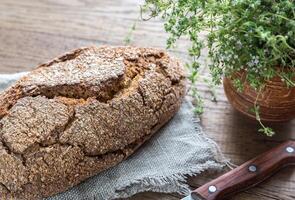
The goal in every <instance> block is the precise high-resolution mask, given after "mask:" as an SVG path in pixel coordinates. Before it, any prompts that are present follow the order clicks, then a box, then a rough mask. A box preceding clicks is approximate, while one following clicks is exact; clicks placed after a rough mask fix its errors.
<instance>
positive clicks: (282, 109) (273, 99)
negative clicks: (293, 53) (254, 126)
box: [223, 72, 295, 122]
mask: <svg viewBox="0 0 295 200" xmlns="http://www.w3.org/2000/svg"><path fill="white" fill-rule="evenodd" d="M236 76H237V78H239V79H240V80H242V82H243V84H244V91H243V92H238V91H237V90H236V88H235V87H234V86H233V83H232V80H231V79H229V78H224V79H223V86H224V91H225V94H226V96H227V98H228V101H229V102H230V103H231V105H232V106H233V107H234V108H235V109H237V110H238V111H240V112H241V113H243V114H244V115H247V116H249V117H251V118H254V119H255V114H254V113H253V112H251V111H250V110H251V108H253V107H254V102H255V100H256V98H257V95H258V94H257V92H256V91H255V90H254V89H253V88H252V87H251V86H250V85H249V84H248V83H247V81H245V76H246V73H245V72H240V73H237V74H236ZM257 105H259V107H260V112H259V114H260V117H261V120H262V121H269V122H283V121H288V120H291V119H294V118H295V87H292V88H288V87H287V86H286V85H285V83H284V82H282V81H281V79H280V78H279V77H274V78H273V79H272V80H270V81H267V83H266V86H265V88H264V89H263V90H262V91H261V92H260V94H259V97H258V100H257Z"/></svg>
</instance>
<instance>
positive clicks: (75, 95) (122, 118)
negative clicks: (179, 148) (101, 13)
mask: <svg viewBox="0 0 295 200" xmlns="http://www.w3.org/2000/svg"><path fill="white" fill-rule="evenodd" d="M184 94H185V76H184V72H183V69H182V66H181V65H180V64H179V62H178V61H177V60H175V59H173V58H171V57H169V56H168V55H167V54H166V53H165V52H163V51H161V50H157V49H148V48H135V47H88V48H81V49H77V50H75V51H73V52H71V53H68V54H65V55H64V56H61V57H58V58H56V59H54V60H52V61H50V62H48V63H46V64H43V65H41V66H39V67H38V68H37V69H35V70H34V71H32V72H31V73H30V74H28V75H27V76H26V77H24V78H22V79H21V80H19V81H18V82H17V83H16V84H15V85H13V86H12V87H10V88H9V89H7V90H6V91H4V92H2V93H1V96H0V139H1V140H0V154H1V156H0V168H1V172H0V196H1V197H2V198H4V199H40V198H42V197H48V196H51V195H53V194H56V193H59V192H63V191H65V190H67V189H69V188H70V187H72V186H74V185H77V184H78V183H80V182H81V181H83V180H85V179H87V178H88V177H91V176H93V175H95V174H97V173H99V172H101V171H103V170H105V169H107V168H110V167H112V166H114V165H116V164H118V163H119V162H121V161H122V160H123V159H125V158H127V157H128V156H129V155H131V154H132V153H133V152H134V151H135V150H136V148H138V147H139V146H140V145H141V144H143V143H144V141H146V140H147V139H148V138H150V137H151V136H152V135H153V134H154V133H155V132H156V131H157V130H158V129H159V128H160V127H161V126H163V125H164V124H165V123H166V122H167V121H168V120H169V119H171V117H172V116H173V115H174V114H175V112H176V111H177V110H178V109H179V107H180V104H181V101H182V98H183V96H184Z"/></svg>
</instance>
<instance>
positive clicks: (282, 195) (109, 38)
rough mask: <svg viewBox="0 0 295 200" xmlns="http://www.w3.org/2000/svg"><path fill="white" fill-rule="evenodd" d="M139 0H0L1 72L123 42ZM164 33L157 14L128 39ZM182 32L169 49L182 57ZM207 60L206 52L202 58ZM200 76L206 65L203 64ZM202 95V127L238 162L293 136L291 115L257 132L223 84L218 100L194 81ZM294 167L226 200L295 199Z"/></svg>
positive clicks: (147, 40)
mask: <svg viewBox="0 0 295 200" xmlns="http://www.w3.org/2000/svg"><path fill="white" fill-rule="evenodd" d="M140 3H141V2H140V1H138V0H124V1H122V0H109V1H104V0H67V1H60V0H39V1H35V0H22V1H18V0H1V1H0V63H1V64H0V73H13V72H19V71H24V70H30V69H32V68H34V67H35V66H36V65H37V64H40V63H43V62H45V61H47V60H50V59H51V58H54V57H55V56H57V55H60V54H62V53H64V52H66V51H69V50H71V49H74V48H78V47H81V46H88V45H93V44H94V45H105V44H109V45H123V40H124V38H125V37H126V35H127V34H128V32H129V29H130V27H131V26H132V24H133V22H134V21H135V20H136V19H137V18H138V16H139V4H140ZM166 38H167V34H166V33H165V32H164V31H163V26H162V22H161V21H160V20H157V19H153V20H150V21H145V22H139V23H138V24H137V29H136V31H135V32H134V34H133V37H132V45H137V46H150V47H160V48H165V40H166ZM188 44H189V43H188V41H187V40H185V39H184V38H182V39H181V41H180V42H179V43H178V46H177V48H176V49H174V50H173V51H172V53H173V54H175V55H176V56H178V57H180V58H181V59H182V60H183V61H184V62H185V61H187V54H186V47H187V45H188ZM201 62H202V63H203V66H205V65H206V59H205V56H204V57H202V58H201ZM202 71H203V72H202V77H207V76H208V71H207V70H206V69H205V68H203V69H202ZM197 87H198V89H199V90H200V91H201V93H202V95H203V96H204V97H205V113H204V114H203V115H202V116H201V121H202V125H203V127H204V130H205V131H206V133H207V134H208V135H209V136H210V137H211V138H213V139H214V140H215V141H216V142H217V143H218V144H219V145H220V147H221V150H222V151H223V152H224V154H225V155H226V156H227V157H229V158H231V159H232V162H233V163H235V164H237V165H239V164H241V163H243V162H245V161H247V160H249V159H251V158H253V157H255V156H257V155H258V154H260V153H262V152H264V151H266V150H268V149H270V148H271V147H274V146H276V145H277V144H279V143H281V142H283V141H285V140H287V139H295V121H292V122H289V123H284V124H271V126H272V127H274V129H275V130H276V132H277V135H275V136H274V137H272V138H268V137H265V136H263V135H261V134H259V133H258V132H257V128H258V127H259V126H258V124H257V123H256V122H255V121H253V120H250V119H248V118H246V117H244V116H242V115H241V114H239V113H238V112H236V111H235V110H234V109H233V108H232V107H231V106H230V105H229V103H228V102H227V99H226V97H225V95H224V91H223V88H222V86H219V87H217V89H216V93H217V102H212V101H211V94H210V92H208V87H207V86H206V84H205V83H204V82H202V81H200V82H199V83H198V84H197ZM218 175H220V174H211V172H208V174H203V175H202V176H198V177H196V178H190V180H189V182H190V185H191V186H192V188H196V187H198V186H200V185H202V184H204V183H206V182H207V181H210V180H212V179H213V178H216V177H217V176H218ZM294 191H295V170H294V168H291V167H289V168H286V169H283V170H282V171H280V172H279V173H278V174H277V175H275V176H274V177H272V178H271V179H270V180H269V181H267V182H265V183H263V184H261V185H259V186H257V187H255V188H253V189H250V190H248V191H246V192H243V193H241V194H238V195H236V196H235V197H233V198H231V200H250V199H259V200H294V199H295V194H294ZM179 197H180V196H179V195H177V194H156V193H143V194H138V195H135V196H134V197H132V198H130V199H131V200H136V199H142V200H153V199H163V200H176V199H179Z"/></svg>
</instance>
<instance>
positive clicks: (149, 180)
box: [93, 116, 235, 200]
mask: <svg viewBox="0 0 295 200" xmlns="http://www.w3.org/2000/svg"><path fill="white" fill-rule="evenodd" d="M191 120H192V122H193V123H194V125H195V126H194V127H195V129H196V134H197V135H198V136H199V137H201V138H202V139H204V140H205V141H207V142H208V143H209V144H210V145H211V148H209V150H211V154H212V157H213V158H214V160H209V161H206V162H205V163H202V164H197V165H195V166H193V167H190V168H185V169H180V170H179V172H178V173H174V174H171V175H169V176H156V177H145V178H143V179H140V180H133V181H130V183H128V184H126V185H124V186H122V187H121V188H120V187H119V188H117V189H114V190H113V191H110V192H109V193H108V194H106V198H105V199H106V200H111V199H118V198H128V197H131V196H133V195H135V194H138V193H141V192H148V191H151V192H159V193H178V194H180V195H189V194H190V192H191V190H190V186H189V185H188V184H187V179H188V177H191V176H197V175H199V174H201V173H202V172H205V171H209V170H212V171H214V172H218V171H221V170H222V169H224V167H225V166H227V167H228V168H230V169H232V168H233V167H234V166H235V165H234V164H232V163H231V162H230V159H227V158H226V157H225V156H224V155H223V153H222V152H221V150H220V148H219V146H218V145H217V143H216V142H215V141H213V140H212V139H210V138H209V137H207V136H206V134H205V133H204V132H203V129H202V127H201V126H200V124H199V122H200V120H199V118H198V117H196V116H194V117H193V118H192V119H191ZM97 197H98V196H96V195H94V196H93V198H94V199H95V198H97Z"/></svg>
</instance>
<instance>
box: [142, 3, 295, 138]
mask: <svg viewBox="0 0 295 200" xmlns="http://www.w3.org/2000/svg"><path fill="white" fill-rule="evenodd" d="M143 10H144V11H146V12H148V13H149V15H150V17H156V16H159V17H161V18H162V19H163V20H164V22H165V23H164V28H165V31H166V32H168V33H169V38H168V39H167V47H168V48H171V47H173V45H174V44H175V42H176V41H177V39H179V38H180V37H182V36H184V37H187V38H188V39H189V40H190V44H191V45H190V48H189V49H188V53H189V55H190V56H191V57H192V62H191V63H189V69H190V76H189V79H190V80H191V82H192V84H194V83H195V82H196V79H197V77H198V70H199V67H200V63H199V62H198V58H199V57H200V54H201V49H202V48H204V47H208V49H209V58H210V60H211V64H210V66H209V68H210V73H211V76H212V81H213V83H214V84H220V83H221V80H222V78H223V77H224V76H226V77H229V78H232V80H233V83H234V85H235V87H236V88H237V90H239V91H242V90H243V84H242V82H241V80H240V79H238V78H235V77H234V76H233V75H234V74H235V73H236V72H240V71H245V72H246V81H247V82H248V83H249V84H250V86H251V87H252V88H254V89H255V90H256V91H257V92H258V91H261V89H262V88H263V85H264V84H265V82H266V81H267V80H269V79H271V78H273V77H275V76H279V77H281V79H282V81H284V82H285V83H286V86H287V87H294V86H295V83H294V78H295V1H294V0H146V3H145V5H144V6H143ZM200 32H206V33H207V37H206V38H205V39H202V38H200V37H199V33H200ZM192 94H193V95H194V96H196V97H197V99H199V101H200V102H201V104H202V101H201V98H200V96H199V95H198V92H197V91H196V89H193V90H192ZM197 110H198V111H199V112H202V108H200V107H199V108H197ZM253 112H255V114H256V119H257V120H258V121H259V123H260V124H261V127H262V128H261V129H260V130H259V131H261V132H263V133H265V134H267V135H269V136H271V135H273V134H274V132H273V130H272V129H270V128H268V127H265V126H264V125H263V124H262V122H261V120H260V117H259V106H258V105H256V103H255V106H254V108H253Z"/></svg>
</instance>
